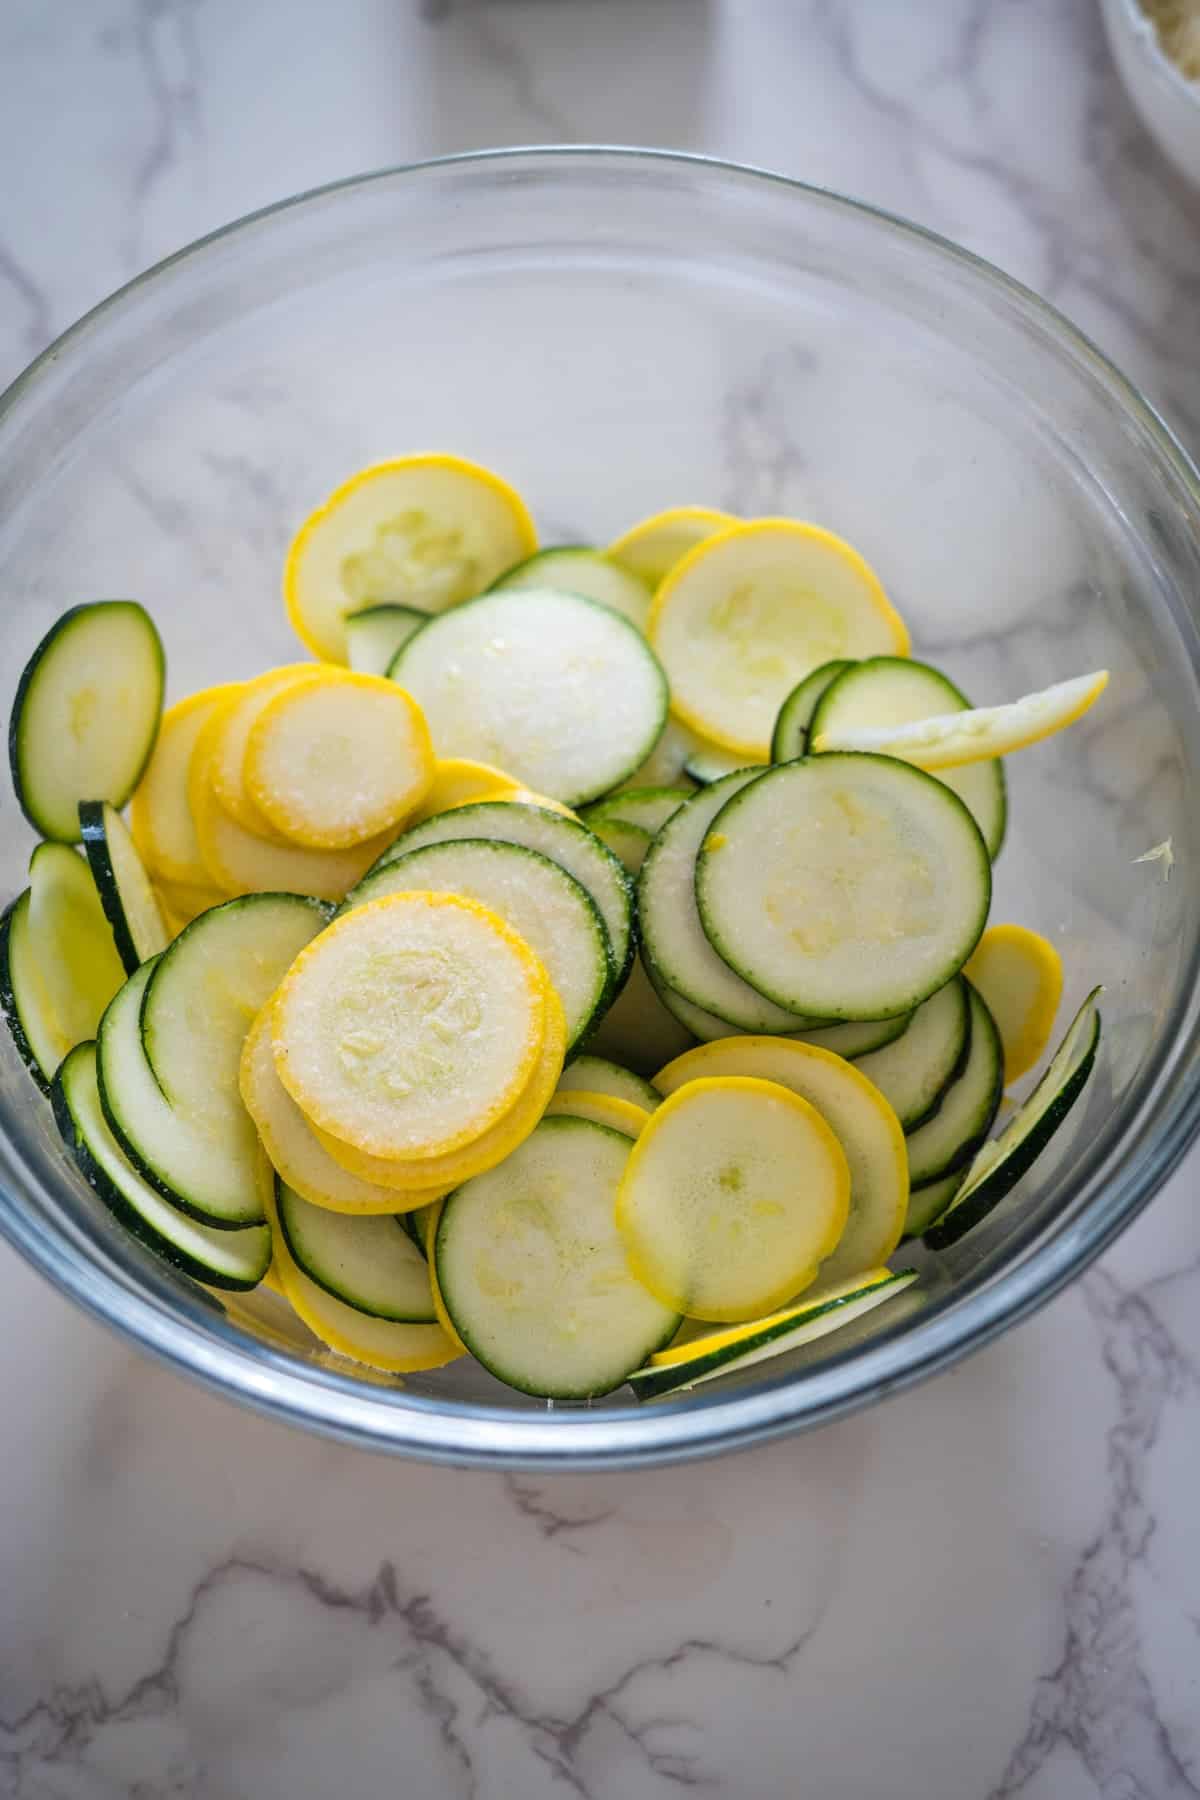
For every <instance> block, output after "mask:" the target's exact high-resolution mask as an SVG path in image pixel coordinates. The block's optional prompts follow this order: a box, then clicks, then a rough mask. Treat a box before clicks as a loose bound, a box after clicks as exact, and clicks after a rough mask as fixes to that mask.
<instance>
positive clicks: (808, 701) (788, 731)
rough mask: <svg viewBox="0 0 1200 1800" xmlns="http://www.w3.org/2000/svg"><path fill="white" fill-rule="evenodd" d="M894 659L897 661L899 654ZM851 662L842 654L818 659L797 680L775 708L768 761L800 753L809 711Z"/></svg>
mask: <svg viewBox="0 0 1200 1800" xmlns="http://www.w3.org/2000/svg"><path fill="white" fill-rule="evenodd" d="M894 660H896V661H900V660H901V659H900V658H898V657H897V658H895V659H894ZM853 667H854V665H853V663H849V662H847V661H846V660H845V659H844V658H842V657H836V658H835V659H834V661H833V662H827V663H822V664H821V666H820V668H819V669H814V670H813V672H812V674H811V675H806V676H805V677H804V680H803V681H799V682H797V684H796V686H795V687H794V688H793V689H792V691H791V693H790V694H789V695H788V697H787V699H786V700H785V701H784V703H783V705H782V706H781V707H780V709H779V716H778V718H777V719H776V720H775V729H774V731H773V732H772V734H771V761H772V762H795V760H796V758H797V757H798V756H803V755H804V753H805V751H806V750H807V748H808V728H809V726H810V725H811V724H812V719H813V714H814V713H815V712H816V710H817V706H818V703H819V702H820V700H821V697H822V695H823V694H824V693H825V690H826V688H829V687H832V685H833V683H834V682H835V681H836V680H837V678H838V676H839V675H842V674H844V673H845V671H846V670H847V669H850V668H853Z"/></svg>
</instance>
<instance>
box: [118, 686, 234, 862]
mask: <svg viewBox="0 0 1200 1800" xmlns="http://www.w3.org/2000/svg"><path fill="white" fill-rule="evenodd" d="M244 691H245V683H244V682H240V681H229V682H225V683H223V684H222V685H221V686H220V687H209V688H201V690H200V692H199V693H198V694H189V695H188V697H187V699H186V700H177V701H176V702H175V705H174V706H169V707H168V708H167V710H166V712H165V713H164V714H163V717H162V724H161V725H160V726H159V729H158V739H157V741H156V743H155V745H154V752H153V754H152V756H151V758H150V761H149V762H148V763H147V765H146V772H145V774H144V775H143V776H142V779H141V781H140V782H139V783H138V785H137V788H136V789H135V791H134V795H133V799H132V801H131V802H130V807H129V826H130V830H131V831H132V833H133V841H134V843H135V844H136V845H137V847H138V853H139V854H140V856H141V859H142V861H143V862H144V863H145V864H146V867H147V868H148V869H149V870H150V873H151V875H152V876H154V877H156V878H157V877H165V878H166V880H167V881H170V882H178V883H182V884H184V885H185V886H190V887H199V888H205V887H211V885H212V882H211V877H210V876H209V873H208V868H207V865H206V864H205V861H204V858H203V856H202V855H201V853H200V844H199V841H198V839H197V837H196V830H195V826H194V825H193V823H192V814H191V809H190V807H189V805H188V770H189V769H190V767H191V762H192V753H193V751H194V750H195V748H196V744H197V742H198V741H199V738H200V734H201V732H202V731H203V730H204V728H205V726H206V725H208V723H209V721H210V720H211V719H212V718H213V717H214V716H215V715H216V714H217V713H219V712H221V711H222V710H223V709H224V708H225V707H226V706H228V705H229V704H230V702H231V701H233V700H235V699H236V698H237V697H238V695H240V694H241V693H243V692H244Z"/></svg>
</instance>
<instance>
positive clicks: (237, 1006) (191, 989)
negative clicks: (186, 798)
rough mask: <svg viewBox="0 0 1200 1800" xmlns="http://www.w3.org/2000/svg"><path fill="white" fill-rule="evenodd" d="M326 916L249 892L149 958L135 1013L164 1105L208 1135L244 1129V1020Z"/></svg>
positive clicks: (306, 905)
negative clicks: (241, 1073) (150, 967)
mask: <svg viewBox="0 0 1200 1800" xmlns="http://www.w3.org/2000/svg"><path fill="white" fill-rule="evenodd" d="M327 918H328V913H327V911H326V909H325V908H324V907H323V906H322V905H321V904H320V902H319V901H316V900H305V899H302V898H301V897H300V896H299V895H297V894H252V895H249V896H247V897H246V898H245V899H244V900H230V901H227V902H226V904H225V905H224V906H216V907H213V909H212V911H211V912H206V913H203V914H201V916H200V918H198V919H196V920H195V921H194V922H193V923H192V924H191V925H189V926H188V927H187V928H186V930H184V931H181V932H180V934H179V936H178V937H177V938H176V939H175V941H174V943H173V944H172V945H171V947H170V949H169V950H166V951H165V952H164V953H163V955H162V956H161V957H159V958H158V960H157V962H156V963H155V964H154V966H153V972H152V973H151V976H150V979H149V981H148V982H147V984H146V992H145V997H144V999H143V1001H142V1009H141V1030H142V1046H143V1049H144V1050H145V1053H146V1061H147V1062H148V1063H149V1065H150V1068H151V1070H152V1071H153V1074H154V1077H155V1079H156V1080H157V1082H158V1085H159V1087H160V1088H161V1089H162V1092H163V1095H164V1097H165V1099H166V1100H167V1102H168V1104H169V1105H170V1106H171V1107H172V1108H173V1109H174V1110H175V1111H176V1112H178V1113H180V1114H181V1115H182V1116H183V1117H184V1118H186V1119H187V1120H188V1122H189V1123H190V1124H192V1125H193V1126H194V1127H196V1129H197V1130H199V1131H200V1132H202V1133H204V1134H205V1135H209V1136H211V1137H213V1138H214V1139H215V1138H219V1137H220V1136H221V1135H222V1134H223V1133H225V1132H229V1133H231V1134H235V1133H236V1134H241V1133H244V1131H245V1127H246V1125H247V1123H248V1121H247V1119H246V1112H245V1108H244V1107H243V1105H242V1101H241V1095H240V1094H239V1092H238V1070H239V1066H240V1063H241V1056H242V1046H243V1044H244V1043H245V1039H246V1030H247V1021H248V1020H253V1019H254V1018H255V1017H256V1015H257V1014H258V1013H259V1012H261V1010H262V1008H263V1007H264V1006H265V1005H266V1003H267V1001H268V1000H269V999H270V998H271V995H272V994H273V993H274V992H275V989H276V988H277V987H278V986H279V983H280V982H281V981H282V980H283V978H284V976H285V975H286V974H287V972H288V970H289V968H290V967H291V965H292V964H293V963H294V962H295V960H296V958H297V957H298V956H299V954H300V952H301V951H302V950H303V949H304V947H305V945H306V944H308V943H309V942H310V941H311V939H313V938H314V937H315V936H316V935H317V933H318V932H319V931H320V930H321V929H322V928H323V927H324V925H325V923H326V920H327Z"/></svg>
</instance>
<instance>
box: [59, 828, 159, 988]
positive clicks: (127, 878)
mask: <svg viewBox="0 0 1200 1800" xmlns="http://www.w3.org/2000/svg"><path fill="white" fill-rule="evenodd" d="M79 829H80V834H81V836H82V838H83V847H84V850H85V852H86V853H87V859H88V866H89V868H90V869H91V871H92V880H93V881H94V882H95V884H96V892H97V894H98V895H99V897H100V904H101V906H102V907H103V909H104V916H105V918H106V919H107V920H108V923H109V925H110V926H111V928H112V934H113V942H114V943H115V944H116V947H117V954H118V955H119V956H120V958H121V961H122V963H123V964H124V966H125V972H126V974H127V975H132V974H133V971H134V970H135V969H136V968H137V967H138V965H139V963H144V962H145V960H146V958H147V957H148V956H157V955H158V953H159V951H160V950H165V949H166V947H167V944H168V942H169V941H170V940H169V935H168V932H167V927H166V923H165V921H164V919H163V915H162V908H161V907H160V906H159V904H158V897H157V895H156V894H155V892H154V888H153V885H152V884H151V881H150V877H149V875H148V874H147V873H146V867H145V864H144V863H143V862H142V859H141V857H140V856H139V855H138V853H137V845H136V844H135V843H134V841H133V839H132V838H131V837H130V835H129V832H128V830H127V828H126V825H125V821H124V820H123V819H122V817H121V815H120V813H119V812H114V810H113V808H112V807H111V806H110V805H109V804H108V802H107V800H81V801H80V803H79Z"/></svg>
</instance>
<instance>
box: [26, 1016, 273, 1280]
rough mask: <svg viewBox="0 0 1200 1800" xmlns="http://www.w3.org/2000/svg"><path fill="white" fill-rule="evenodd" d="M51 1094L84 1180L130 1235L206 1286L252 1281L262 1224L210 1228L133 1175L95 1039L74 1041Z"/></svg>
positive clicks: (263, 1263) (262, 1251) (262, 1270)
mask: <svg viewBox="0 0 1200 1800" xmlns="http://www.w3.org/2000/svg"><path fill="white" fill-rule="evenodd" d="M50 1098H51V1104H52V1105H53V1107H54V1117H55V1119H56V1120H57V1122H58V1128H59V1130H60V1131H61V1132H62V1135H63V1141H64V1142H65V1144H66V1146H67V1149H68V1150H69V1151H70V1152H71V1155H72V1156H73V1157H74V1159H75V1162H76V1164H77V1166H78V1168H79V1171H80V1173H81V1174H82V1176H83V1178H84V1180H85V1181H86V1182H87V1184H88V1186H89V1187H90V1188H91V1189H92V1191H93V1192H94V1193H95V1194H97V1195H98V1196H99V1198H100V1199H101V1200H102V1201H103V1202H104V1204H105V1206H106V1207H107V1208H108V1210H109V1211H110V1212H111V1213H112V1214H113V1215H114V1217H116V1218H117V1219H118V1220H119V1221H120V1223H121V1224H122V1225H124V1226H125V1227H126V1229H127V1230H129V1231H130V1232H132V1233H133V1235H134V1237H136V1238H137V1239H138V1240H139V1241H140V1242H141V1243H143V1244H145V1245H146V1247H147V1248H148V1249H150V1250H153V1251H154V1252H155V1254H156V1255H158V1256H161V1257H162V1258H163V1260H164V1261H165V1262H168V1263H170V1264H171V1265H172V1266H173V1267H174V1268H177V1269H182V1270H183V1272H184V1274H185V1275H191V1276H192V1277H194V1279H195V1280H196V1281H202V1282H204V1283H205V1284H206V1285H207V1286H209V1287H217V1288H234V1289H238V1288H241V1289H245V1288H253V1287H257V1285H258V1283H259V1282H260V1281H261V1280H262V1279H263V1277H264V1276H265V1275H266V1272H267V1269H268V1267H269V1265H270V1261H271V1234H270V1232H269V1230H268V1229H267V1227H266V1226H265V1225H251V1226H248V1227H246V1228H245V1229H243V1230H241V1231H215V1230H213V1229H212V1227H211V1226H208V1225H202V1224H199V1223H198V1222H197V1221H196V1220H194V1219H189V1218H187V1217H186V1216H185V1215H184V1214H183V1213H181V1212H180V1211H179V1210H178V1209H177V1208H176V1207H175V1206H173V1205H171V1204H170V1203H169V1202H168V1201H166V1200H164V1199H163V1197H162V1195H161V1194H159V1193H158V1192H157V1191H156V1190H155V1189H154V1188H153V1187H151V1185H150V1183H149V1182H148V1181H145V1180H144V1179H143V1178H142V1176H141V1175H139V1174H138V1172H137V1170H136V1169H135V1168H134V1166H133V1164H132V1163H131V1162H130V1161H129V1159H128V1157H126V1155H125V1154H124V1152H123V1151H122V1149H121V1146H120V1144H119V1143H118V1142H117V1140H116V1138H115V1137H114V1136H113V1134H112V1132H111V1130H110V1129H109V1126H108V1122H107V1120H106V1119H105V1117H104V1113H103V1111H102V1109H101V1106H100V1091H99V1087H98V1085H97V1079H96V1046H95V1044H94V1043H86V1044H77V1045H76V1047H75V1049H74V1050H72V1051H71V1052H70V1054H69V1055H68V1056H67V1057H66V1058H65V1059H64V1061H63V1064H62V1066H61V1068H60V1069H59V1071H58V1074H57V1076H56V1077H55V1080H54V1085H53V1088H52V1089H51V1095H50Z"/></svg>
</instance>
